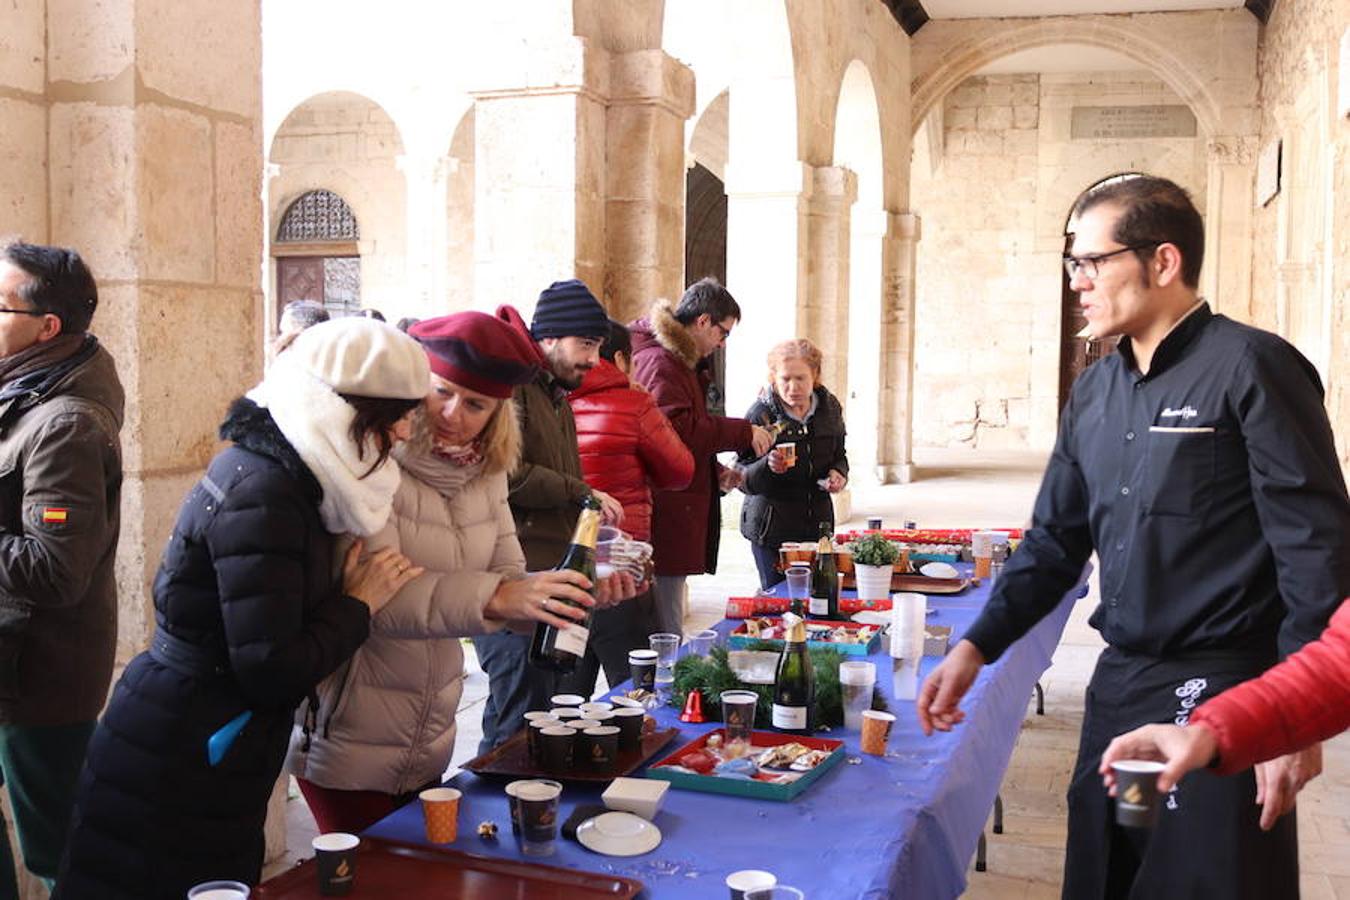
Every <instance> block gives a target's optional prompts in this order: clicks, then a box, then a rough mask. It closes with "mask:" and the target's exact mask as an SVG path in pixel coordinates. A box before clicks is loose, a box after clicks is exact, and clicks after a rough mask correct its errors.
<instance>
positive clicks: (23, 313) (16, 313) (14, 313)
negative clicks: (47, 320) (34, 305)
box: [0, 306, 46, 316]
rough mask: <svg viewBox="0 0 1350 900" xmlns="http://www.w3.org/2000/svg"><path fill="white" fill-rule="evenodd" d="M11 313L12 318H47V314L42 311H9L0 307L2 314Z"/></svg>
mask: <svg viewBox="0 0 1350 900" xmlns="http://www.w3.org/2000/svg"><path fill="white" fill-rule="evenodd" d="M3 313H9V314H10V315H11V316H45V315H46V313H45V312H43V311H42V310H40V309H9V308H7V307H4V306H0V314H3Z"/></svg>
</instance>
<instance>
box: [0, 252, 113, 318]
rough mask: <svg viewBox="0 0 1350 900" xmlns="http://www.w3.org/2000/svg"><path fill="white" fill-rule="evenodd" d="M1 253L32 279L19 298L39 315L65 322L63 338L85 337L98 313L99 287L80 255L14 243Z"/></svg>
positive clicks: (7, 260)
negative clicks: (70, 336)
mask: <svg viewBox="0 0 1350 900" xmlns="http://www.w3.org/2000/svg"><path fill="white" fill-rule="evenodd" d="M0 253H3V254H4V258H5V261H6V262H8V263H10V264H11V265H13V266H16V267H18V268H19V269H22V270H23V271H24V273H26V274H27V275H28V276H29V278H28V280H27V281H26V282H24V283H23V284H22V285H21V286H20V287H19V297H20V298H21V299H23V300H25V301H27V302H28V303H31V304H32V306H33V309H34V310H36V311H37V312H43V313H50V314H52V315H54V316H56V317H57V318H58V319H60V320H61V332H62V333H63V334H83V333H84V332H86V331H88V330H89V322H90V320H91V319H93V318H94V310H96V309H98V285H96V284H95V283H94V276H93V274H92V273H90V271H89V267H88V266H86V265H85V264H84V260H83V259H80V254H78V253H76V252H75V251H74V250H68V249H66V248H65V247H44V246H42V245H41V244H25V243H24V242H23V241H14V242H12V243H9V244H6V245H5V246H4V248H3V250H0Z"/></svg>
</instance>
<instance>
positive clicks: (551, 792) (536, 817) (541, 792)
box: [514, 779, 562, 856]
mask: <svg viewBox="0 0 1350 900" xmlns="http://www.w3.org/2000/svg"><path fill="white" fill-rule="evenodd" d="M515 788H516V792H515V794H514V796H515V798H516V802H517V803H518V804H519V806H520V849H521V851H522V852H524V853H525V854H526V855H528V856H547V855H549V854H551V853H552V852H553V849H554V848H553V842H554V840H555V839H556V838H557V836H558V798H559V797H560V796H561V795H562V785H560V784H558V782H556V781H545V780H543V779H537V780H533V781H524V782H517V783H515Z"/></svg>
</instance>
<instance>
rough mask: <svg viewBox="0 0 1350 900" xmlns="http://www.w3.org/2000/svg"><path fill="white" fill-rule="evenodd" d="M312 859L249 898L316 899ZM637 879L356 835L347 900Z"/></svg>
mask: <svg viewBox="0 0 1350 900" xmlns="http://www.w3.org/2000/svg"><path fill="white" fill-rule="evenodd" d="M315 866H316V863H315V862H314V860H313V859H309V860H306V861H305V862H303V863H301V864H300V865H298V866H296V867H295V868H294V869H290V870H289V871H287V872H284V873H282V874H281V875H278V876H277V877H275V878H272V879H270V880H268V881H265V882H263V883H262V884H260V885H258V886H257V887H256V888H254V889H253V893H252V894H251V895H250V896H252V897H254V898H255V900H311V898H314V900H318V897H319V876H318V874H317V873H316V872H315ZM642 887H643V886H642V883H641V882H639V881H634V880H633V879H631V878H620V877H618V876H617V875H602V874H600V873H598V872H580V871H577V870H576V869H565V868H562V867H560V866H545V865H539V864H537V863H525V862H519V861H517V860H511V859H494V858H491V857H487V856H477V855H475V854H472V853H464V852H461V851H457V850H443V849H440V848H437V847H423V846H419V845H416V844H403V843H399V842H397V841H389V840H384V839H382V838H371V837H363V838H361V846H360V848H359V849H358V850H357V856H356V877H355V879H353V887H352V892H351V893H350V894H348V895H347V896H349V897H351V898H352V900H360V898H362V897H367V898H380V900H389V898H393V897H397V898H398V900H441V898H444V897H511V898H513V900H592V898H597V900H598V898H601V897H604V898H616V897H617V898H632V897H636V896H637V895H638V894H639V893H640V892H641V891H642Z"/></svg>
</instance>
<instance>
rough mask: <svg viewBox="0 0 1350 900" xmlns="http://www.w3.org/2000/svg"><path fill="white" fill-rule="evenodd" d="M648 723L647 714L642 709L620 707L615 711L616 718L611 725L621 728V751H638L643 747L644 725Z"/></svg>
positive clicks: (611, 720)
mask: <svg viewBox="0 0 1350 900" xmlns="http://www.w3.org/2000/svg"><path fill="white" fill-rule="evenodd" d="M646 721H647V713H646V712H645V711H644V710H641V709H633V708H631V707H626V706H625V707H620V708H619V709H616V710H614V718H612V719H610V720H609V724H611V725H617V726H618V727H619V750H620V751H625V750H637V749H638V748H640V747H641V746H642V725H643V723H644V722H646Z"/></svg>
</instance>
